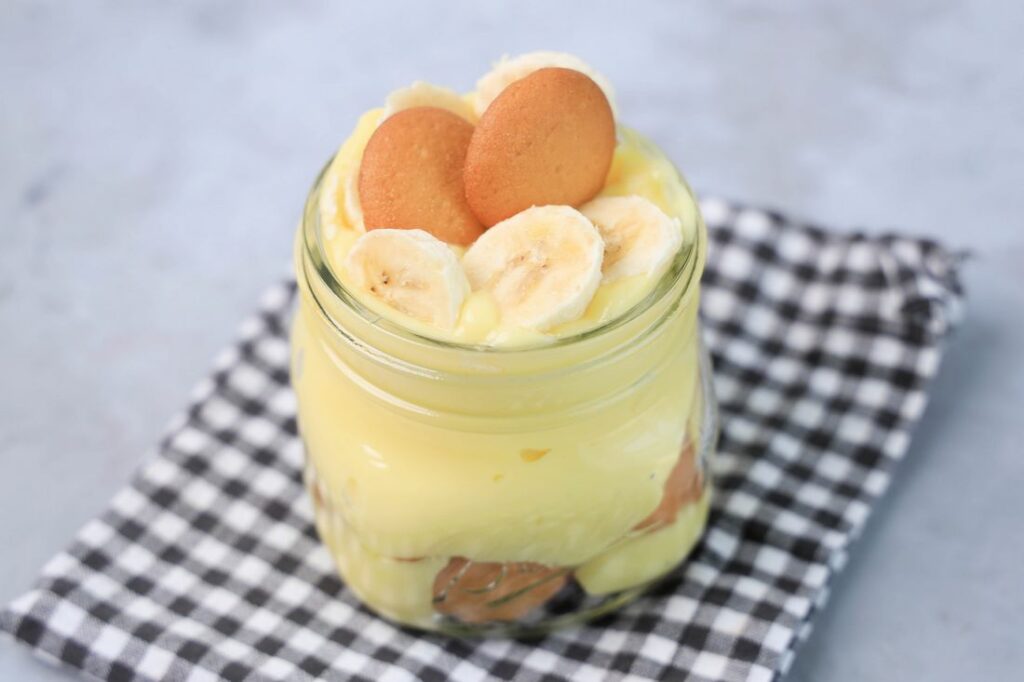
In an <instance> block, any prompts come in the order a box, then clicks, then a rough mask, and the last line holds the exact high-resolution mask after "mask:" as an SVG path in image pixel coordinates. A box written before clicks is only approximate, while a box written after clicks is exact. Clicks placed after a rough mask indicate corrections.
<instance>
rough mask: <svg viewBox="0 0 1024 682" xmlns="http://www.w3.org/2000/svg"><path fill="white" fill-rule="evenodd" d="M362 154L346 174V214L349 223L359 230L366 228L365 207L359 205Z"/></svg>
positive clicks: (347, 169)
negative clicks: (364, 221)
mask: <svg viewBox="0 0 1024 682" xmlns="http://www.w3.org/2000/svg"><path fill="white" fill-rule="evenodd" d="M362 160H363V157H362V154H360V155H359V159H358V160H357V161H356V163H355V164H353V165H352V166H351V167H348V168H346V169H345V171H346V172H347V173H348V175H346V176H345V180H344V183H345V184H344V189H343V190H342V191H343V192H344V193H345V214H346V215H347V216H348V222H349V225H351V226H352V227H353V228H355V229H357V230H365V229H366V227H365V226H364V224H363V209H362V207H361V206H360V205H359V164H360V163H362Z"/></svg>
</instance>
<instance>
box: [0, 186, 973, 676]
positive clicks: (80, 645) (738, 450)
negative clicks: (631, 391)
mask: <svg viewBox="0 0 1024 682" xmlns="http://www.w3.org/2000/svg"><path fill="white" fill-rule="evenodd" d="M702 209H703V211H704V214H705V217H706V219H707V222H708V227H709V233H710V249H709V260H708V267H707V271H706V273H705V275H704V280H703V281H704V284H703V290H702V291H703V293H702V306H703V308H702V316H703V320H704V336H705V341H706V343H707V345H708V347H709V348H710V350H711V353H712V357H713V361H714V366H715V390H716V392H717V396H718V400H719V405H720V410H721V417H722V435H721V441H720V447H719V452H718V456H717V459H716V460H715V461H714V463H713V468H712V470H713V474H714V477H715V486H716V496H715V498H714V504H713V513H712V517H711V520H710V524H709V528H708V531H707V533H706V535H705V537H704V540H703V542H702V543H701V544H700V545H699V546H698V548H697V550H696V551H695V553H694V554H693V556H692V558H691V559H690V560H689V561H688V562H687V563H686V564H685V565H684V566H683V567H681V568H680V569H678V570H676V571H675V572H674V573H673V574H672V575H671V576H670V577H669V578H668V579H667V580H666V581H664V582H663V583H661V584H660V585H659V586H658V587H657V588H656V589H655V590H654V591H652V592H651V593H649V594H648V595H646V596H644V597H642V598H641V599H639V600H638V601H636V602H635V603H633V604H631V605H629V606H627V607H626V608H624V609H623V610H622V611H620V612H619V613H617V614H614V615H611V616H607V617H604V618H602V619H601V620H599V621H596V622H593V623H590V624H588V625H585V626H581V627H578V628H575V629H571V630H566V631H564V632H559V633H556V634H553V635H550V636H548V637H545V638H544V639H540V640H536V641H530V642H525V641H513V640H501V639H494V640H482V641H465V640H456V639H449V638H445V637H441V636H435V635H426V634H421V633H416V632H412V631H409V630H405V629H401V628H396V627H394V626H392V625H390V624H389V623H387V622H385V621H382V620H380V619H378V618H376V617H375V616H373V615H372V614H371V613H370V612H368V611H367V610H366V609H364V608H363V607H362V606H360V604H359V603H358V601H357V600H356V599H355V598H354V596H353V595H352V594H351V593H350V592H349V591H348V590H347V589H346V588H345V586H344V585H343V584H342V582H341V581H340V580H339V579H338V578H337V577H336V574H335V572H334V569H333V567H332V565H331V561H330V558H329V556H328V554H327V552H326V551H325V550H324V549H323V548H322V547H321V546H320V544H319V542H318V541H317V538H316V534H315V531H314V529H313V525H312V511H311V508H310V505H309V502H308V500H307V499H306V497H305V494H304V491H303V487H302V482H301V465H302V447H301V443H300V442H299V440H298V438H297V435H296V425H295V398H294V396H293V394H292V392H291V390H290V388H289V386H288V342H287V329H288V319H289V316H290V312H291V308H292V300H293V298H294V291H295V288H294V284H292V283H290V282H289V283H284V284H280V285H277V286H275V287H273V288H272V289H271V290H270V291H269V292H268V293H267V294H266V296H265V297H264V299H263V301H262V304H261V306H260V308H259V311H258V312H257V313H256V314H255V315H254V316H253V317H251V318H250V319H249V320H248V321H247V322H246V323H245V324H244V325H243V327H242V330H241V335H240V338H239V340H238V342H237V343H236V344H235V345H233V346H232V347H230V348H228V349H227V350H226V351H225V352H223V353H222V354H221V355H220V356H219V357H218V359H217V360H216V363H215V368H214V371H213V372H212V374H211V375H210V376H209V377H208V378H206V379H205V380H204V381H202V382H201V384H200V385H199V386H198V387H197V388H196V390H195V391H194V395H193V396H192V401H191V404H190V405H189V407H188V408H187V410H186V411H185V412H184V413H183V414H182V415H181V416H179V417H178V418H177V419H176V420H175V422H174V424H173V426H172V428H171V429H170V431H169V433H168V435H167V436H166V437H165V438H164V439H163V440H162V441H161V443H160V444H159V446H158V448H157V450H156V452H154V453H153V454H151V455H150V456H149V457H148V458H147V459H146V461H145V462H144V463H143V465H142V467H141V469H140V470H139V472H138V473H137V474H136V475H135V477H134V478H133V480H132V481H131V482H130V484H129V485H128V486H127V487H126V488H124V489H123V490H121V492H119V493H118V494H117V495H116V496H115V498H114V499H113V501H112V502H111V504H110V506H109V508H108V509H107V510H106V512H104V513H103V514H102V516H100V517H99V518H96V519H94V520H92V521H90V522H89V523H87V524H86V525H85V527H84V528H82V530H81V531H80V532H79V533H78V535H77V536H76V538H75V539H74V541H73V543H72V544H71V546H70V547H69V548H68V549H67V550H66V551H64V552H62V553H60V554H59V555H57V556H56V557H54V558H53V559H52V560H51V561H50V562H49V563H47V564H46V566H45V567H44V568H43V570H42V574H41V576H40V578H39V579H38V581H37V583H36V585H35V586H34V587H33V588H32V589H31V590H30V591H29V592H27V593H26V594H24V595H23V596H21V597H20V598H18V599H16V600H15V601H14V602H13V603H11V604H10V605H9V606H8V607H7V608H6V609H5V610H4V611H3V613H2V614H0V628H2V629H3V630H4V631H6V632H7V633H9V634H10V635H11V636H12V637H13V638H14V639H15V640H17V641H18V642H20V643H21V644H24V645H26V646H28V647H31V648H32V649H33V650H34V651H35V652H36V653H37V654H39V655H40V656H42V657H44V658H47V659H50V660H52V661H57V662H59V663H61V664H63V665H65V666H69V667H71V668H74V669H78V670H80V671H82V672H83V673H85V674H86V675H88V676H91V677H94V678H97V679H109V680H140V681H142V680H214V679H228V680H261V681H262V680H302V679H327V680H342V679H346V680H347V679H356V680H379V681H381V682H384V681H389V680H447V679H453V680H481V679H494V678H497V679H513V678H514V679H517V680H541V679H544V680H555V679H564V678H568V677H572V676H580V677H581V678H583V679H589V678H588V677H585V676H587V675H588V674H589V675H593V676H595V677H597V676H603V677H604V678H605V679H609V678H610V679H621V678H627V677H628V678H633V679H636V678H639V679H644V678H652V679H657V678H668V679H694V680H755V681H756V680H773V679H776V678H777V677H778V676H779V675H780V674H782V673H783V672H784V671H785V670H786V669H787V668H788V666H789V664H790V662H791V660H792V657H793V655H794V652H795V650H796V647H797V645H798V643H799V641H800V640H801V638H803V637H805V636H806V634H807V633H808V632H809V629H810V626H811V623H812V621H813V618H814V615H815V613H816V611H817V610H818V609H819V608H820V607H821V605H822V604H823V602H824V599H825V595H826V594H827V590H828V584H829V580H830V579H831V577H832V576H833V575H834V573H835V572H836V571H837V570H838V569H839V568H840V567H841V566H842V565H843V563H844V560H845V557H846V554H847V551H848V549H849V547H850V543H851V541H852V540H853V539H854V538H855V537H856V536H857V534H858V533H859V531H860V529H861V528H862V527H863V525H864V522H865V520H866V518H867V516H868V514H869V512H870V510H871V506H872V504H873V503H874V501H875V500H876V499H877V498H878V497H879V495H881V494H882V493H883V492H884V490H885V488H886V486H887V485H888V482H889V480H890V476H891V475H892V471H893V467H894V466H895V464H896V463H897V462H898V461H899V460H900V458H901V457H902V456H903V455H904V453H905V452H906V450H907V445H908V442H909V439H910V434H911V431H912V429H913V427H914V424H915V423H916V422H917V420H918V418H919V417H920V416H921V413H922V411H923V410H924V407H925V403H926V388H927V384H928V380H929V379H930V378H931V377H932V376H933V375H934V374H935V372H936V370H937V368H938V364H939V358H940V355H941V344H942V341H943V338H944V337H945V336H946V335H947V334H948V333H949V331H950V330H951V329H952V328H953V327H954V326H955V324H956V321H957V320H958V318H959V314H960V308H961V299H962V292H961V288H960V286H959V283H958V273H957V270H958V265H959V259H958V257H957V256H956V255H955V254H953V253H951V252H950V251H948V250H946V249H945V248H943V247H942V246H940V245H939V244H936V243H934V242H931V241H927V240H920V239H911V238H908V237H903V236H899V235H888V236H881V237H870V236H866V235H863V234H840V233H834V232H829V231H825V230H822V229H819V228H816V227H812V226H807V225H802V224H798V223H796V222H793V221H791V220H789V219H787V218H786V217H784V216H781V215H778V214H776V213H773V212H768V211H762V210H756V209H750V208H742V207H738V206H734V205H731V204H729V203H726V202H722V201H717V200H709V201H705V202H703V203H702Z"/></svg>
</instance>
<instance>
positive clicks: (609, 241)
mask: <svg viewBox="0 0 1024 682" xmlns="http://www.w3.org/2000/svg"><path fill="white" fill-rule="evenodd" d="M580 213H582V214H583V215H585V216H586V217H587V218H589V219H590V221H591V222H592V223H594V225H596V226H597V229H598V230H599V231H600V232H601V238H602V239H603V240H604V266H603V267H604V275H603V281H605V282H613V281H615V280H617V279H621V278H623V277H630V276H632V275H652V276H654V277H659V276H661V275H662V274H663V273H664V272H665V271H666V270H667V269H668V266H669V265H670V264H671V263H672V259H673V258H674V257H675V255H676V252H677V251H679V248H680V247H681V246H682V245H683V228H682V225H680V223H679V219H678V218H671V217H669V216H667V215H666V214H665V212H664V211H662V210H661V209H660V208H658V207H657V206H655V205H654V203H653V202H651V201H650V200H648V199H645V198H643V197H641V196H635V195H634V196H629V197H598V198H597V199H594V200H592V201H590V202H588V203H586V204H584V205H583V206H581V207H580Z"/></svg>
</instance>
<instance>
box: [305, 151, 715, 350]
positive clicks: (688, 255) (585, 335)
mask: <svg viewBox="0 0 1024 682" xmlns="http://www.w3.org/2000/svg"><path fill="white" fill-rule="evenodd" d="M629 132H630V133H631V134H632V135H635V136H636V138H638V140H639V141H640V142H641V143H642V144H644V145H645V146H647V147H649V148H653V149H654V150H655V151H656V152H657V153H658V154H659V155H661V156H662V157H663V158H664V154H663V153H662V152H661V150H660V149H658V148H657V147H656V146H655V145H654V144H653V143H651V142H650V141H649V140H647V139H646V138H643V137H642V136H640V135H639V134H637V133H635V132H634V131H629ZM334 159H335V156H333V155H332V156H331V157H330V158H329V159H328V160H327V162H326V163H325V164H324V166H323V168H322V169H321V170H320V172H319V173H318V174H317V177H316V179H315V180H314V182H313V186H312V188H311V189H310V191H309V194H308V195H307V197H306V203H305V206H304V209H303V214H302V222H301V225H300V228H299V232H300V236H299V241H300V245H301V249H302V260H301V262H302V263H306V262H308V263H310V264H312V266H313V267H312V269H313V272H314V273H315V274H316V276H317V277H318V278H319V280H320V282H321V283H323V284H324V285H325V286H326V288H327V289H328V290H329V291H330V292H331V294H333V296H334V298H335V299H337V300H338V301H340V302H341V303H342V304H343V305H344V306H345V307H347V308H348V309H350V310H352V311H354V312H356V313H357V314H358V316H359V318H360V319H361V320H362V321H363V322H365V323H367V324H369V325H371V326H373V327H375V328H377V329H379V330H380V331H384V332H386V333H387V334H388V335H390V336H393V337H396V338H397V339H399V340H400V341H407V342H412V343H416V344H425V345H427V346H430V347H433V348H435V349H441V350H451V351H460V352H466V353H471V354H480V355H487V356H498V355H502V356H507V355H512V354H525V353H530V352H538V351H546V350H551V349H564V348H565V347H567V346H573V345H575V344H579V343H583V342H586V341H590V340H592V339H596V338H599V337H602V336H604V335H606V334H609V333H611V332H613V331H615V330H616V329H619V328H621V327H622V326H625V325H627V324H629V323H630V322H632V321H633V320H635V319H636V318H637V317H639V316H641V315H643V314H644V313H645V312H647V311H648V310H650V309H651V308H652V307H654V305H655V304H657V303H658V302H659V301H661V300H662V299H663V298H664V297H665V296H667V295H669V293H670V292H671V291H673V290H674V289H675V288H676V286H677V285H678V284H679V283H680V281H681V280H683V279H684V278H685V281H684V282H683V290H682V292H681V293H680V299H681V300H680V303H681V304H685V303H686V302H687V299H688V298H689V297H690V296H691V295H692V292H693V291H694V290H696V288H697V287H696V286H695V284H696V282H697V281H699V277H700V273H701V271H702V269H703V264H704V261H705V258H706V256H707V231H706V228H705V225H704V219H703V217H702V216H701V213H700V207H699V205H698V203H697V198H696V196H695V194H694V192H693V189H692V188H691V187H690V185H689V183H687V181H686V179H685V178H684V177H683V175H682V173H680V172H679V170H678V169H677V168H676V166H675V164H672V163H671V162H669V166H670V167H671V168H672V170H673V171H674V174H675V179H676V180H677V181H678V182H679V184H680V186H681V187H682V188H683V190H684V191H685V192H686V195H687V197H688V198H689V199H690V201H691V202H692V203H693V206H694V209H695V210H694V216H695V218H696V223H697V224H696V225H695V236H694V239H693V240H692V242H690V244H689V245H684V246H683V248H681V249H679V252H678V253H677V254H676V256H675V258H674V259H673V261H672V263H671V265H670V266H669V268H668V270H667V271H666V272H665V274H663V275H662V276H661V278H660V279H659V280H658V282H657V283H656V284H655V286H654V287H652V288H651V290H650V291H649V292H647V294H646V295H645V296H644V297H643V298H641V299H640V300H639V301H637V302H636V303H634V304H633V305H632V306H630V307H629V308H628V309H627V310H625V311H623V312H622V313H620V314H619V315H616V316H615V317H613V318H611V319H610V320H606V321H604V322H602V323H601V324H598V325H596V326H594V327H590V328H589V329H584V330H582V331H580V332H577V333H574V334H569V335H566V336H562V337H557V338H554V339H552V340H551V341H549V342H547V343H542V344H530V345H524V346H509V347H502V346H492V345H487V344H478V343H462V342H459V341H452V340H448V339H441V338H437V337H433V336H429V335H427V334H421V333H419V332H417V331H414V330H413V329H410V328H408V327H406V326H405V325H402V324H401V323H399V322H395V321H394V320H391V319H388V318H386V317H384V316H382V315H381V314H380V313H377V312H375V311H373V310H372V309H371V308H370V307H368V306H366V305H365V304H364V303H362V302H361V301H360V300H359V297H358V296H357V295H356V293H355V292H353V291H351V290H350V289H349V288H348V287H346V286H345V284H344V283H343V282H342V280H341V278H340V277H338V276H337V274H336V273H335V271H334V269H333V268H332V266H331V264H330V261H329V259H328V258H327V257H326V249H325V248H324V243H323V234H322V232H323V231H322V224H321V213H320V208H319V207H320V193H321V191H322V190H323V181H324V178H325V176H326V175H327V172H328V170H329V169H330V167H331V164H332V163H333V162H334ZM303 270H304V272H303V273H302V274H303V275H304V276H307V277H308V275H309V274H311V273H309V272H308V269H307V268H303ZM312 293H313V295H314V298H316V293H315V292H312ZM317 304H318V308H320V312H321V313H322V314H324V315H326V316H328V317H330V315H329V313H328V312H327V310H326V308H325V307H324V306H323V305H322V304H321V303H320V302H319V301H317ZM331 321H332V323H334V325H335V326H337V324H336V322H335V321H334V320H333V319H332V320H331ZM339 331H342V333H343V334H345V336H349V333H347V332H345V330H341V329H340V328H339Z"/></svg>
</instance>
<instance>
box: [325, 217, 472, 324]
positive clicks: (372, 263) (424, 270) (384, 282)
mask: <svg viewBox="0 0 1024 682" xmlns="http://www.w3.org/2000/svg"><path fill="white" fill-rule="evenodd" d="M345 268H346V269H347V270H348V272H349V274H350V275H351V276H352V279H353V281H354V282H355V283H356V285H358V286H359V287H361V288H362V289H364V290H366V291H368V292H370V294H372V295H373V296H375V297H376V298H377V299H379V300H381V301H383V302H384V303H386V304H387V305H389V306H391V307H392V308H394V309H395V310H397V311H399V312H401V313H405V314H406V315H408V316H410V317H413V318H415V319H417V320H420V321H422V322H426V323H428V324H431V325H434V326H437V327H441V328H444V329H452V328H453V327H454V326H455V322H456V320H458V318H459V310H460V309H461V308H462V302H463V301H464V300H465V298H466V296H467V295H469V283H468V282H467V281H466V275H465V273H464V272H463V271H462V266H461V265H460V264H459V259H458V257H457V256H456V255H455V252H453V251H452V250H451V249H450V248H448V245H447V244H445V243H444V242H442V241H441V240H439V239H438V238H437V237H434V236H433V235H432V234H429V233H428V232H424V231H423V230H392V229H379V230H370V231H369V232H367V233H366V234H364V235H362V236H361V237H359V239H357V240H356V242H355V244H353V245H352V249H351V250H350V251H349V252H348V257H347V258H346V259H345Z"/></svg>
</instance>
